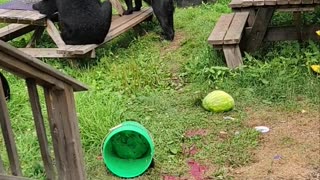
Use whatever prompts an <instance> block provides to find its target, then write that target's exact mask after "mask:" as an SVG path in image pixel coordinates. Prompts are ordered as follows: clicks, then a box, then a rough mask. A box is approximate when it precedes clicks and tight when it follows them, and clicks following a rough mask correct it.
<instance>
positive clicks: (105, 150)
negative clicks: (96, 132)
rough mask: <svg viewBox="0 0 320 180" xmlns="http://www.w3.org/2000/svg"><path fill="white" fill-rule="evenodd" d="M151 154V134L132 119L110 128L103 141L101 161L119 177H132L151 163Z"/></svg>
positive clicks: (152, 148) (152, 150)
mask: <svg viewBox="0 0 320 180" xmlns="http://www.w3.org/2000/svg"><path fill="white" fill-rule="evenodd" d="M153 155H154V143H153V140H152V136H151V134H150V133H149V131H148V130H147V129H146V128H145V127H143V126H142V125H141V124H139V123H137V122H134V121H126V122H124V123H122V124H120V125H118V126H116V127H114V128H112V129H111V131H110V132H109V134H108V135H107V137H106V139H105V140H104V142H103V147H102V157H103V161H104V163H105V164H106V166H107V168H108V169H109V170H110V171H111V172H112V173H113V174H115V175H116V176H119V177H123V178H133V177H136V176H139V175H141V174H142V173H144V172H145V171H146V170H147V169H148V168H149V166H150V165H151V163H152V159H153Z"/></svg>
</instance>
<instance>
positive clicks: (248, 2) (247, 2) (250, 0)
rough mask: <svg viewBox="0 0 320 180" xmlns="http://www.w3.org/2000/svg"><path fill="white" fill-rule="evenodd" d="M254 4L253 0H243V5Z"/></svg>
mask: <svg viewBox="0 0 320 180" xmlns="http://www.w3.org/2000/svg"><path fill="white" fill-rule="evenodd" d="M252 5H253V0H243V1H242V7H250V6H252Z"/></svg>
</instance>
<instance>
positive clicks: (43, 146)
mask: <svg viewBox="0 0 320 180" xmlns="http://www.w3.org/2000/svg"><path fill="white" fill-rule="evenodd" d="M26 84H27V88H28V94H29V101H30V104H31V109H32V114H33V119H34V124H35V127H36V133H37V136H38V142H39V147H40V152H41V157H42V161H43V165H44V169H45V172H46V178H47V180H54V179H55V172H54V167H53V163H52V160H51V157H50V151H49V146H48V139H47V133H46V129H45V125H44V120H43V116H42V111H41V106H40V100H39V95H38V90H37V85H36V81H35V80H34V79H26Z"/></svg>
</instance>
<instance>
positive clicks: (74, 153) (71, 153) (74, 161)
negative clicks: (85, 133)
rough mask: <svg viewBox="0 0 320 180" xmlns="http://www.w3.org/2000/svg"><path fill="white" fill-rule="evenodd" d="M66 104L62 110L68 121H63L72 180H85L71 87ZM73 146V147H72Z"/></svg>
mask: <svg viewBox="0 0 320 180" xmlns="http://www.w3.org/2000/svg"><path fill="white" fill-rule="evenodd" d="M64 98H65V99H64V102H63V103H62V104H63V106H61V108H62V109H63V110H64V116H65V117H67V118H68V121H63V128H64V132H65V136H66V143H67V145H68V148H67V160H68V162H70V164H69V165H68V167H69V169H70V172H71V175H72V176H73V177H72V180H85V179H86V172H85V169H84V159H83V153H82V145H81V140H80V129H79V123H78V118H77V113H76V108H75V107H76V106H75V99H74V94H73V90H72V88H71V87H70V86H68V87H66V88H65V91H64ZM70 144H72V146H71V145H70Z"/></svg>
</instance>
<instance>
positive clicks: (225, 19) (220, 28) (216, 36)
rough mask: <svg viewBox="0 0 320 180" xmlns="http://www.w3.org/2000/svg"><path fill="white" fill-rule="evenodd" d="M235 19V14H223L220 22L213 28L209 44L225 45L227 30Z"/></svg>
mask: <svg viewBox="0 0 320 180" xmlns="http://www.w3.org/2000/svg"><path fill="white" fill-rule="evenodd" d="M233 17H234V13H231V14H223V15H221V16H220V18H219V20H218V22H217V23H216V25H215V26H214V28H213V31H212V32H211V34H210V36H209V38H208V43H209V44H212V45H221V44H223V39H224V37H225V35H226V32H227V30H228V29H229V26H230V24H231V22H232V19H233Z"/></svg>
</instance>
